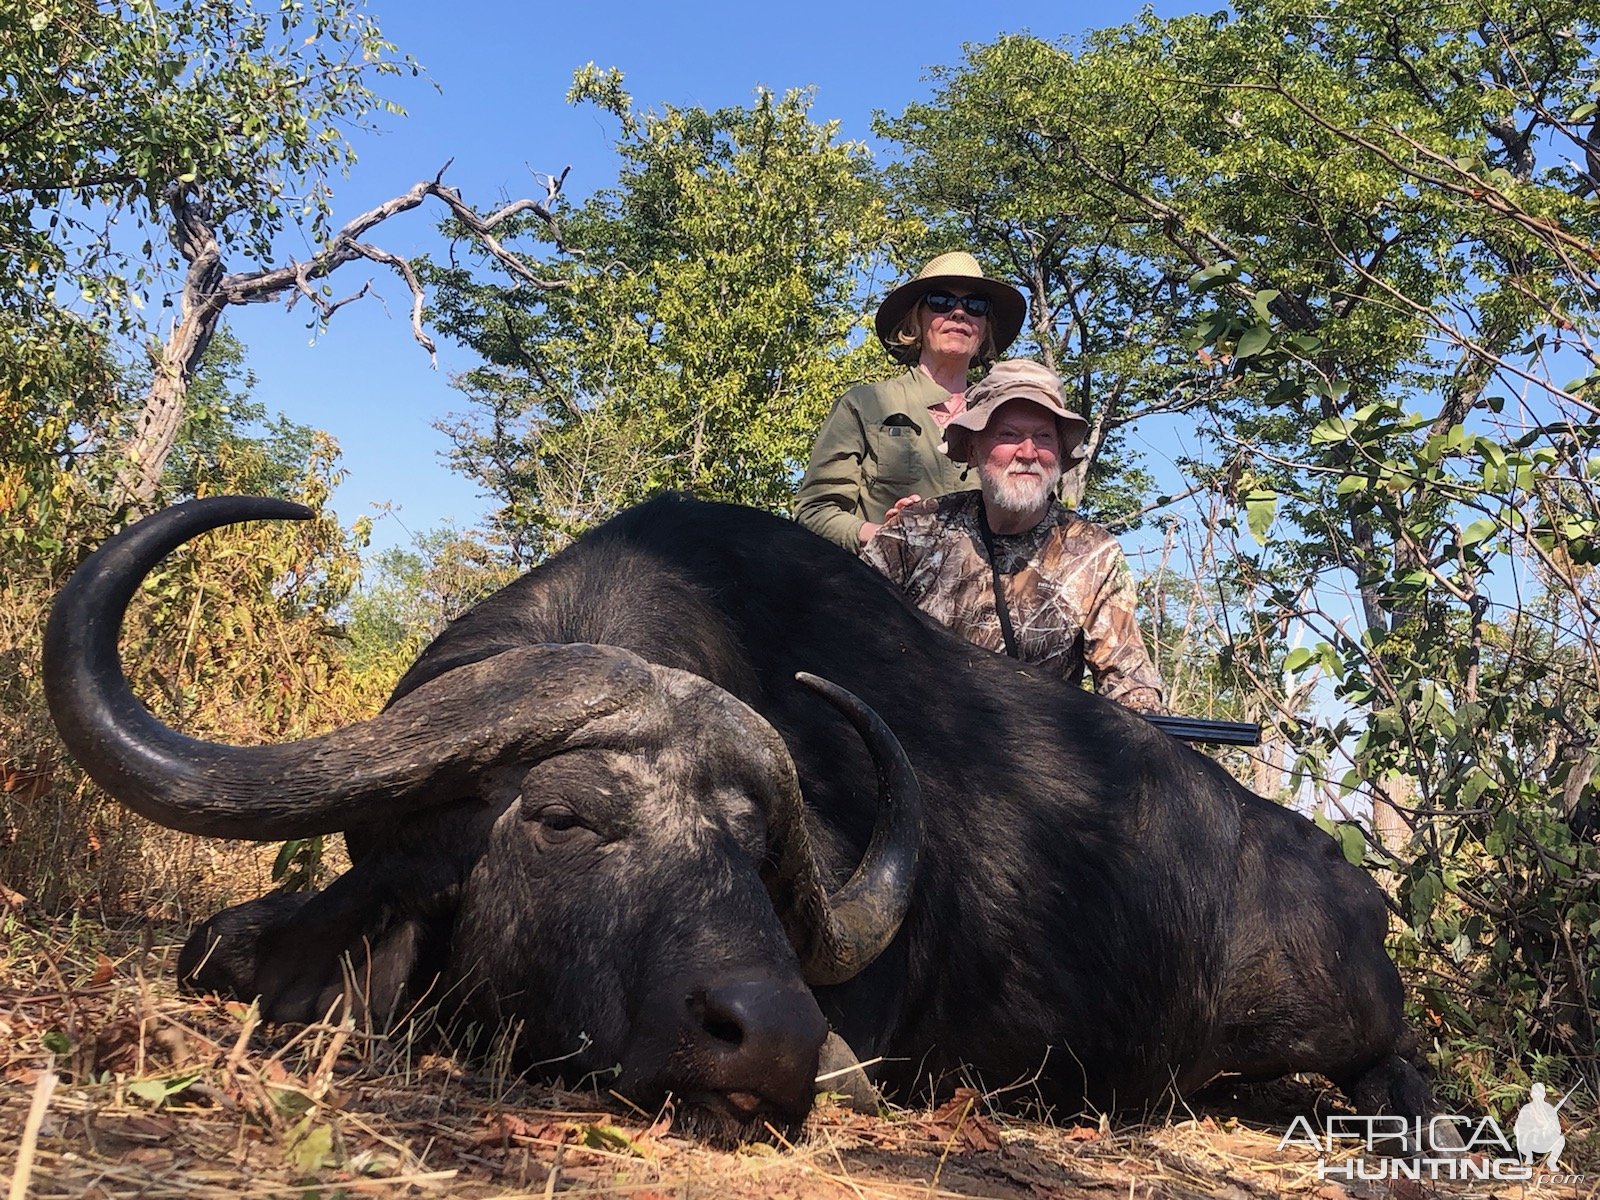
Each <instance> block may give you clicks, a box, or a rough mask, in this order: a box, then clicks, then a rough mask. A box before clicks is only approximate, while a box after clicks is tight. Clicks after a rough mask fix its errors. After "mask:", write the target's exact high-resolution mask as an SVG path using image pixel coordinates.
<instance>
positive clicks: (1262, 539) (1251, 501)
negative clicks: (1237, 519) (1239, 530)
mask: <svg viewBox="0 0 1600 1200" xmlns="http://www.w3.org/2000/svg"><path fill="white" fill-rule="evenodd" d="M1244 512H1245V523H1246V524H1247V525H1248V526H1249V527H1250V536H1251V537H1253V538H1255V540H1256V541H1257V542H1258V543H1259V544H1261V545H1263V546H1265V545H1266V544H1267V530H1268V529H1270V528H1271V527H1272V519H1273V517H1275V516H1276V515H1277V513H1278V493H1277V492H1274V491H1270V490H1268V489H1266V488H1257V489H1256V490H1255V491H1253V492H1251V493H1250V494H1249V495H1248V496H1246V497H1245V501H1244Z"/></svg>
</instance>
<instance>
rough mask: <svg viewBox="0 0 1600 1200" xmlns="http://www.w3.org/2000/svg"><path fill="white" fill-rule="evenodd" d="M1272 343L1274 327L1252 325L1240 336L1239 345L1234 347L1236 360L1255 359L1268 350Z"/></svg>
mask: <svg viewBox="0 0 1600 1200" xmlns="http://www.w3.org/2000/svg"><path fill="white" fill-rule="evenodd" d="M1271 341H1272V326H1270V325H1252V326H1250V328H1249V329H1246V330H1245V331H1244V332H1243V333H1241V334H1240V335H1239V341H1238V344H1237V345H1236V346H1235V347H1234V350H1233V356H1234V357H1235V358H1240V359H1244V358H1254V357H1255V356H1256V355H1257V354H1260V353H1261V351H1263V350H1265V349H1266V348H1267V344H1268V343H1269V342H1271Z"/></svg>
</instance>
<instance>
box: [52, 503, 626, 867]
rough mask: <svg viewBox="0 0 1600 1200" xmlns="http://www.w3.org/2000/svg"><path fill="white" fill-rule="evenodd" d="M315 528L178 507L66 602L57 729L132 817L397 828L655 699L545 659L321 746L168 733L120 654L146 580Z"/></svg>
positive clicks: (79, 581) (609, 659) (615, 664)
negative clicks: (193, 547) (269, 524)
mask: <svg viewBox="0 0 1600 1200" xmlns="http://www.w3.org/2000/svg"><path fill="white" fill-rule="evenodd" d="M311 515H312V514H311V512H310V510H308V509H306V508H304V507H303V506H301V505H298V504H291V503H288V502H286V501H280V500H270V499H262V498H259V497H249V496H220V497H214V498H211V499H205V500H193V501H190V502H188V503H186V504H180V505H177V506H175V507H173V508H169V509H166V510H164V511H162V512H159V513H156V514H155V515H153V516H151V517H147V518H146V519H145V520H143V521H140V522H139V523H138V524H136V525H133V526H131V527H130V528H128V529H126V530H124V531H122V532H121V533H119V534H117V535H116V536H115V537H113V538H111V539H110V540H109V541H108V542H106V544H105V545H103V546H101V547H100V549H98V550H96V551H95V552H94V553H93V554H91V555H90V556H89V557H88V559H86V560H85V561H84V563H83V565H82V566H81V567H79V568H78V570H77V572H76V573H75V574H74V575H73V577H72V579H71V580H69V581H68V583H67V585H66V587H65V588H63V589H62V591H61V594H60V595H59V596H58V597H57V599H56V603H55V606H54V607H53V609H52V610H51V614H50V621H49V625H48V627H47V628H46V631H45V646H44V677H45V690H46V696H47V698H48V701H49V704H50V713H51V716H52V717H53V718H54V719H55V723H56V728H57V729H58V730H59V731H60V733H61V737H62V740H63V741H64V742H65V743H66V746H67V748H68V750H70V751H71V752H72V755H73V756H74V757H75V758H76V759H77V760H78V762H79V764H80V765H82V766H83V768H84V769H85V770H87V771H88V772H89V774H90V776H91V777H92V778H93V779H94V780H95V782H96V783H98V784H100V786H101V787H103V788H105V789H106V791H108V792H110V793H111V794H112V795H113V796H115V797H116V798H117V799H118V800H120V801H121V802H122V803H123V804H126V805H127V806H128V807H129V808H131V809H133V810H134V811H135V812H138V813H140V814H141V815H143V816H145V817H148V818H149V819H150V820H152V821H156V822H157V823H159V824H162V825H166V826H169V827H170V828H173V829H179V830H183V831H185V832H188V833H200V834H208V835H211V836H216V837H238V838H254V839H260V840H272V839H279V838H295V837H309V836H312V835H315V834H319V833H330V832H333V831H335V830H339V829H344V828H347V827H348V826H350V825H354V824H361V823H364V822H367V821H371V820H374V819H378V818H391V819H392V818H393V817H395V816H398V815H400V814H401V813H405V812H409V811H414V810H417V809H422V808H427V807H430V806H432V805H436V804H441V803H445V802H448V801H451V800H455V799H458V798H461V797H462V796H465V795H470V794H471V793H472V790H473V780H474V778H475V777H476V776H478V775H480V774H481V773H482V772H483V771H484V770H486V769H492V768H494V767H496V766H499V765H502V764H505V763H509V762H517V761H529V760H532V759H537V758H539V757H542V756H543V755H546V754H549V753H552V752H554V751H555V750H558V749H560V748H561V747H562V746H564V745H566V744H568V743H570V742H571V741H572V740H574V739H576V738H578V737H579V736H580V734H581V731H583V730H584V729H585V728H586V727H587V726H589V725H590V724H591V723H592V722H594V721H596V720H597V719H598V718H601V717H605V716H607V715H609V714H612V713H616V712H618V711H620V710H623V709H626V708H628V707H630V706H634V705H637V704H638V703H639V701H640V699H641V697H644V696H645V695H647V694H649V693H651V692H653V691H654V690H655V689H656V687H657V684H656V680H655V677H654V670H653V668H652V667H651V666H650V665H649V664H648V663H646V662H644V661H643V660H642V659H640V658H638V657H637V656H635V655H633V654H630V653H628V652H627V651H624V650H618V649H615V648H613V647H601V646H590V645H540V646H530V647H526V648H521V649H516V650H509V651H505V652H503V653H500V654H497V655H495V656H493V657H492V658H489V659H486V660H484V661H482V662H478V663H472V664H469V665H466V666H463V667H458V668H456V669H455V670H452V671H449V672H447V673H446V674H445V675H443V676H441V677H440V678H438V679H435V680H433V681H431V682H430V683H428V684H425V685H423V686H422V687H419V688H418V689H417V690H416V691H415V692H412V693H411V694H409V695H407V696H405V697H404V698H403V699H401V700H399V701H398V702H396V703H395V704H394V705H392V706H391V707H390V708H388V709H386V710H385V711H384V712H382V713H380V714H379V715H378V716H376V717H374V718H372V719H371V720H368V721H363V722H360V723H358V724H355V725H352V726H349V727H348V728H345V729H341V730H338V731H336V732H333V733H329V734H325V735H323V736H321V737H314V738H308V739H305V740H303V741H298V742H291V743H284V744H280V745H273V746H227V745H220V744H217V743H214V742H205V741H199V740H196V739H194V738H190V737H186V736H184V735H183V734H180V733H177V732H175V731H174V730H172V729H169V728H168V727H167V726H166V725H164V724H162V723H161V722H160V721H158V720H157V719H156V718H155V717H154V716H152V715H151V713H150V712H149V710H148V709H146V708H145V706H144V705H143V704H141V703H140V702H139V700H138V698H137V697H135V696H134V694H133V692H132V690H131V689H130V688H129V686H128V682H127V679H126V676H125V675H124V672H123V669H122V660H121V658H120V656H119V655H118V652H117V639H118V635H119V634H120V633H121V630H122V621H123V616H124V614H125V613H126V611H127V607H128V602H129V600H130V599H131V598H132V597H133V595H134V593H135V591H136V590H137V589H138V587H139V584H140V582H141V581H142V580H143V579H144V577H145V575H147V574H148V573H149V572H150V570H151V569H152V568H153V567H154V566H155V565H156V564H157V563H158V562H159V561H160V560H161V559H162V558H163V557H164V556H165V555H166V554H168V553H170V552H171V551H172V550H174V549H176V548H177V547H178V546H180V545H182V544H183V543H184V542H186V541H188V540H190V539H191V538H194V537H196V536H198V535H200V534H202V533H204V532H206V531H208V530H211V529H216V528H218V527H220V526H223V525H230V524H233V523H235V522H239V521H246V520H261V519H266V518H286V519H292V520H304V519H306V518H308V517H310V516H311Z"/></svg>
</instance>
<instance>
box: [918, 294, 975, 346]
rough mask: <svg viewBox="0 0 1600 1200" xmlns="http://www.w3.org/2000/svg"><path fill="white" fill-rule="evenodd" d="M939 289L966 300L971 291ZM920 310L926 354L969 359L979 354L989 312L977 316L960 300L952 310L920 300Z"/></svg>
mask: <svg viewBox="0 0 1600 1200" xmlns="http://www.w3.org/2000/svg"><path fill="white" fill-rule="evenodd" d="M936 290H937V292H938V293H939V294H941V295H944V296H954V297H957V298H958V300H964V299H966V298H967V296H968V295H969V294H970V293H968V292H965V291H963V290H962V289H961V288H959V287H956V288H949V287H941V288H938V289H936ZM917 311H918V313H919V314H920V320H921V323H922V353H923V355H924V356H925V357H926V356H929V355H932V356H935V357H941V358H954V359H959V360H960V361H961V362H970V361H971V360H972V359H974V358H976V357H977V356H978V350H979V348H980V347H982V345H983V334H984V331H985V330H986V329H987V328H988V321H989V317H988V315H987V314H985V315H984V316H981V317H975V316H973V315H972V314H971V313H969V312H968V311H967V310H966V309H965V308H964V307H963V306H962V305H961V304H959V303H957V304H956V305H955V306H954V307H953V308H951V309H950V311H949V312H935V311H934V310H933V309H932V308H930V307H929V306H928V304H927V302H926V300H924V301H922V302H919V304H918V306H917Z"/></svg>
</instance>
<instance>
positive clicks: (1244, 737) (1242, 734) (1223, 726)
mask: <svg viewBox="0 0 1600 1200" xmlns="http://www.w3.org/2000/svg"><path fill="white" fill-rule="evenodd" d="M1143 716H1144V719H1145V720H1146V721H1149V722H1150V724H1152V725H1154V726H1155V727H1156V728H1157V729H1161V730H1164V731H1165V732H1167V733H1170V734H1171V735H1172V736H1173V737H1175V738H1178V739H1179V740H1181V741H1185V742H1205V743H1207V744H1208V745H1212V746H1259V745H1260V744H1261V724H1260V722H1259V721H1208V720H1206V719H1205V718H1204V717H1170V716H1162V715H1158V714H1156V713H1145V714H1143Z"/></svg>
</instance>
